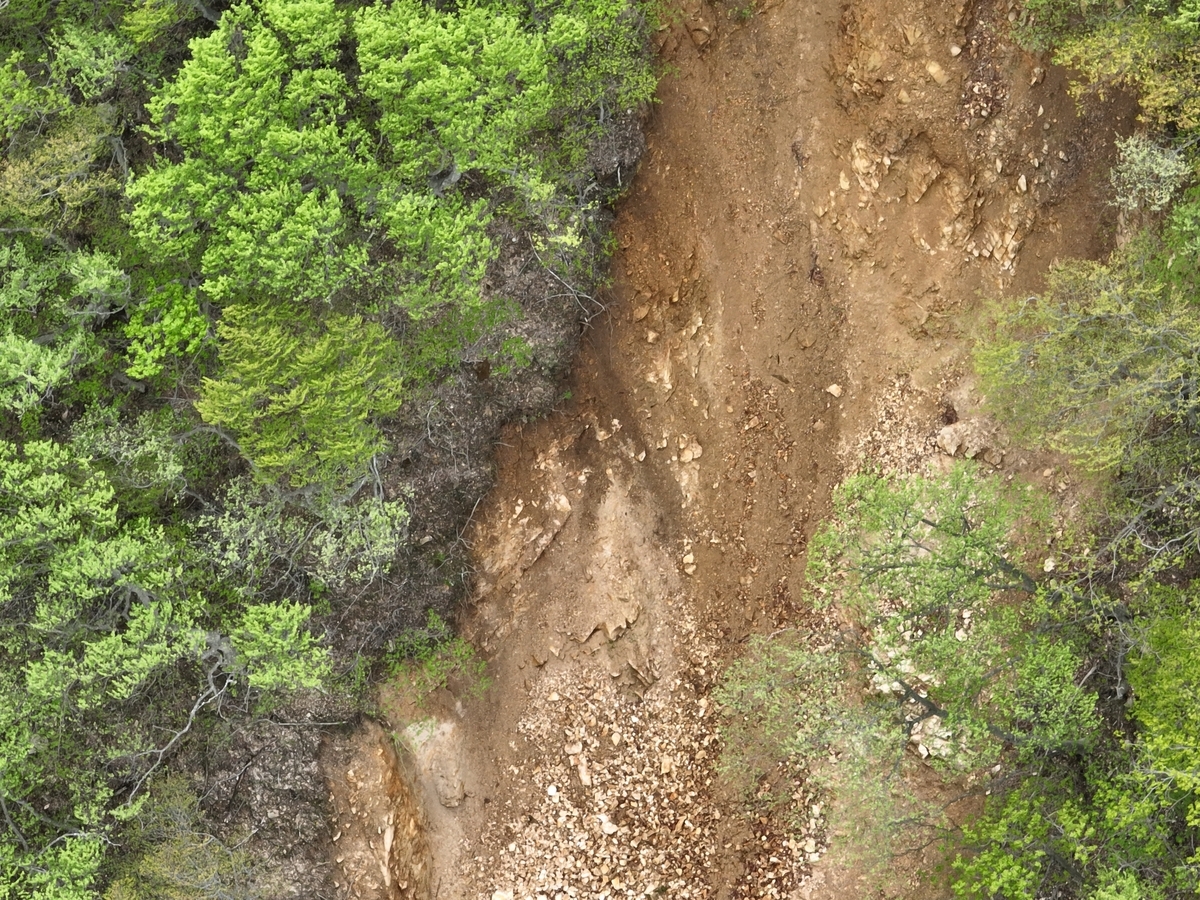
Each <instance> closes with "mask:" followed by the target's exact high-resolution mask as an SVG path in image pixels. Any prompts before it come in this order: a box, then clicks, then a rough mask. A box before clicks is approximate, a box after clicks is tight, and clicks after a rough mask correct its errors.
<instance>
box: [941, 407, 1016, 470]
mask: <svg viewBox="0 0 1200 900" xmlns="http://www.w3.org/2000/svg"><path fill="white" fill-rule="evenodd" d="M1006 443H1007V442H1006V441H1004V439H1003V436H1002V435H1001V434H1000V431H999V428H998V426H997V425H996V424H995V423H994V422H991V421H990V420H988V419H985V418H983V417H977V418H970V419H963V420H960V421H958V422H955V423H954V424H952V425H947V426H946V427H944V428H943V429H942V430H941V431H939V432H938V434H937V445H938V449H940V450H941V451H942V452H943V453H945V454H946V455H947V456H958V455H960V451H961V455H962V456H963V457H965V458H966V459H975V458H977V457H978V458H981V459H983V460H984V461H985V462H987V463H988V464H990V465H993V466H1000V465H1001V464H1002V463H1003V462H1004V451H1005V444H1006Z"/></svg>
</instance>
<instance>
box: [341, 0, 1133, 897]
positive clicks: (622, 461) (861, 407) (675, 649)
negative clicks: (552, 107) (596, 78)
mask: <svg viewBox="0 0 1200 900" xmlns="http://www.w3.org/2000/svg"><path fill="white" fill-rule="evenodd" d="M1009 12H1010V11H1009V7H1008V6H1007V5H1004V4H1001V5H991V4H980V5H977V6H972V5H969V4H968V5H956V4H955V3H954V2H952V0H928V2H925V3H920V2H911V0H862V2H858V3H855V4H852V5H849V6H846V7H841V6H839V5H838V4H836V3H832V2H828V0H774V2H772V0H768V2H765V3H762V4H760V5H758V6H757V7H756V8H751V7H745V8H742V9H738V8H734V7H729V6H718V7H713V6H710V5H708V4H706V3H697V2H695V0H690V5H688V6H686V7H684V8H683V9H682V10H681V11H680V16H679V19H678V20H677V21H675V22H674V23H673V24H672V25H670V27H668V28H666V29H664V30H663V31H661V32H660V33H659V35H658V37H659V40H660V51H661V54H662V57H663V60H664V63H665V64H666V66H667V70H668V72H669V73H670V74H668V75H667V76H666V77H665V78H664V80H663V83H662V87H661V89H660V103H659V104H658V105H657V106H656V107H655V109H654V110H653V111H652V112H651V114H650V119H649V124H648V153H647V155H646V157H645V158H644V159H643V162H642V165H641V169H640V171H639V172H638V173H637V175H636V178H635V180H634V182H633V184H632V186H631V188H630V191H629V194H628V196H627V197H626V199H625V200H624V202H623V205H622V206H621V208H620V210H619V215H618V219H617V224H616V236H617V240H618V244H619V248H620V249H619V251H618V253H617V256H616V260H615V269H614V278H615V283H614V285H613V288H612V291H611V294H610V297H609V304H610V305H609V315H608V316H607V317H606V318H604V319H602V320H597V322H596V323H595V325H594V327H593V329H592V330H591V331H590V333H589V334H588V335H587V336H586V339H585V346H584V350H583V352H582V354H581V356H580V359H579V360H578V363H577V367H576V374H575V376H574V380H573V383H572V384H571V385H570V390H569V399H567V400H565V402H564V403H563V404H562V407H561V409H560V411H559V412H558V413H557V414H556V415H554V416H551V417H550V418H548V419H547V420H544V421H540V422H536V423H531V424H526V425H523V426H513V427H511V428H510V429H509V431H508V432H507V434H506V437H505V439H504V442H503V444H502V445H501V446H500V447H499V448H498V465H499V481H498V485H497V487H496V488H495V489H494V490H493V491H492V492H491V494H490V495H489V496H488V498H487V499H486V500H485V501H484V502H483V503H482V504H481V505H480V507H479V510H478V511H477V513H476V515H475V517H474V524H473V528H472V531H471V532H470V540H471V541H472V543H473V548H474V557H475V560H476V566H477V586H476V591H475V596H474V598H473V603H472V605H471V606H470V608H469V609H468V610H467V611H466V612H465V614H464V622H463V623H462V624H463V626H464V629H465V633H466V634H467V636H468V637H469V638H470V639H471V640H472V641H473V642H474V643H475V645H476V646H477V647H478V648H479V649H480V651H481V652H482V653H483V654H484V655H485V656H486V658H487V659H488V660H489V667H490V672H491V675H492V677H493V678H494V685H493V686H492V688H491V689H490V691H489V692H488V693H487V695H486V696H485V697H483V698H482V699H480V700H472V701H466V700H455V698H453V697H446V698H443V700H444V703H443V710H442V721H441V722H440V724H439V725H438V727H436V728H432V729H426V730H425V731H424V732H423V733H421V734H418V735H416V737H415V738H414V741H413V743H414V745H417V746H419V750H418V751H417V753H416V759H417V761H418V765H417V768H418V770H419V773H420V774H419V777H418V792H419V793H421V795H422V802H423V805H424V807H425V814H426V817H427V821H428V830H427V834H426V837H427V839H428V841H429V844H430V846H431V848H432V854H433V864H434V865H433V869H434V872H433V876H432V879H431V881H430V886H431V891H432V893H433V895H434V896H436V897H439V898H460V897H462V898H468V897H469V898H475V897H492V898H495V900H504V898H508V897H537V896H544V897H551V898H553V897H558V896H574V897H623V896H629V897H633V896H645V895H646V894H647V892H650V893H655V892H658V893H666V894H669V895H670V896H674V897H722V898H724V897H730V898H732V897H760V896H794V897H810V896H812V897H816V896H829V897H848V898H849V897H855V898H858V897H864V896H867V895H869V894H870V895H874V894H875V893H876V892H878V891H879V890H880V889H881V888H886V889H887V890H888V891H889V892H895V893H904V894H908V893H911V891H912V890H913V886H912V885H906V884H905V883H904V881H903V875H904V871H905V870H902V869H897V871H898V872H899V873H900V874H899V875H898V876H897V877H895V878H893V879H892V880H891V882H890V883H888V884H880V883H877V882H875V881H873V880H872V881H870V883H867V881H868V876H867V875H865V874H864V873H865V872H867V871H868V869H867V868H865V867H864V866H863V865H860V863H858V862H852V861H853V860H861V859H862V853H863V852H864V851H869V852H870V853H873V854H875V855H876V856H881V855H884V856H885V855H886V851H887V848H880V847H873V848H862V847H858V848H855V847H854V846H853V837H852V835H851V834H850V833H849V831H847V833H846V834H843V835H835V834H833V833H832V831H831V829H830V827H829V823H828V820H829V815H828V814H829V811H828V810H825V809H820V808H817V807H814V806H813V805H812V804H813V798H812V797H811V796H809V795H808V794H806V792H805V789H804V785H803V783H802V782H797V784H796V790H795V794H794V803H795V806H796V809H795V810H794V812H797V813H800V814H801V815H800V818H801V820H802V821H806V822H807V825H806V826H805V827H804V828H803V829H802V833H789V832H788V831H787V829H786V828H785V827H784V826H783V825H782V824H781V823H780V822H779V821H777V820H776V819H775V818H772V817H769V816H764V817H762V818H754V819H750V818H747V817H746V816H744V815H743V814H742V813H741V812H740V807H739V804H738V801H737V798H736V797H732V796H730V795H729V792H728V791H727V790H726V789H725V788H723V787H722V785H721V782H720V780H719V779H718V778H717V776H716V774H715V772H714V761H715V758H716V756H717V754H718V752H719V746H718V742H717V740H716V728H717V721H716V719H717V714H716V711H715V710H714V708H713V704H712V703H711V702H710V701H709V699H708V693H709V690H710V687H711V685H712V682H713V679H714V677H715V676H716V675H717V674H718V672H719V670H720V668H721V666H722V664H723V662H724V661H726V660H728V659H729V658H731V657H732V656H733V655H735V654H737V653H738V652H739V651H740V648H741V647H742V646H743V642H744V641H745V639H746V638H747V636H748V635H749V634H751V633H752V632H771V631H773V630H775V629H778V628H785V627H796V626H800V625H804V626H807V627H811V628H812V629H814V631H815V632H816V633H818V634H819V633H821V632H823V631H828V630H829V629H832V628H836V627H837V626H838V623H837V622H832V621H822V620H821V619H820V618H819V617H817V616H815V615H814V614H813V613H812V612H811V610H809V609H807V608H806V606H805V604H804V603H803V602H801V600H800V599H799V597H798V594H799V585H800V582H801V575H802V567H803V562H804V553H805V545H806V541H807V539H808V538H809V537H810V536H811V534H812V531H813V529H814V528H815V526H816V525H817V523H818V522H819V520H820V517H821V516H822V515H823V514H824V512H825V511H826V505H827V498H828V496H829V493H830V491H831V490H832V488H833V487H834V486H835V485H836V484H837V483H838V482H839V481H840V479H841V478H842V476H843V475H844V473H845V472H846V471H847V470H848V469H850V468H854V467H856V466H859V465H861V464H862V463H863V461H864V460H870V461H873V462H876V463H880V464H883V465H887V466H892V467H899V468H910V467H916V466H919V465H922V464H923V463H924V461H925V460H927V459H929V458H930V457H931V456H936V455H937V454H938V453H939V451H938V449H937V447H936V445H935V436H936V435H937V433H938V431H939V429H941V428H942V427H943V426H944V425H946V424H948V423H951V422H953V421H954V420H955V419H957V418H960V417H963V418H965V417H969V416H971V415H972V414H973V412H974V408H975V406H976V404H977V401H978V398H977V397H975V396H974V395H973V394H972V393H971V390H970V384H969V381H968V382H967V383H966V384H964V383H963V382H962V377H963V374H964V372H965V368H966V367H965V362H964V359H965V358H964V352H965V347H966V345H967V342H966V340H965V338H964V327H965V325H964V323H966V322H968V321H969V315H968V314H969V312H970V310H971V309H973V308H976V307H977V306H978V298H979V297H980V296H981V295H990V296H996V295H999V294H1002V293H1010V292H1016V291H1028V290H1031V289H1035V288H1036V287H1037V285H1038V284H1039V281H1040V278H1041V277H1042V275H1043V273H1044V271H1045V269H1046V267H1047V265H1048V264H1049V262H1050V261H1051V260H1052V259H1053V258H1054V257H1055V256H1056V255H1096V254H1098V253H1100V252H1102V251H1103V250H1104V248H1105V246H1106V242H1107V241H1108V240H1110V236H1109V235H1106V234H1104V233H1102V232H1100V231H1099V230H1098V229H1099V226H1100V222H1101V221H1102V220H1103V218H1104V215H1103V206H1102V204H1103V187H1104V185H1105V183H1106V179H1107V170H1108V166H1109V164H1110V160H1109V158H1108V156H1107V155H1106V154H1107V152H1108V151H1107V150H1106V149H1105V148H1106V147H1107V146H1108V145H1109V144H1110V143H1111V138H1112V131H1113V129H1114V128H1115V127H1120V128H1122V129H1128V127H1129V117H1130V114H1131V110H1129V109H1128V108H1125V107H1117V108H1114V109H1110V110H1107V111H1105V116H1106V118H1095V119H1094V120H1093V119H1080V118H1079V117H1077V115H1076V113H1075V110H1074V105H1073V103H1072V101H1071V100H1070V99H1069V98H1068V97H1067V96H1066V93H1065V87H1064V85H1065V78H1064V74H1063V73H1062V72H1061V71H1059V70H1056V69H1053V68H1051V67H1049V66H1048V64H1047V63H1046V62H1045V61H1043V60H1038V59H1035V58H1033V57H1031V56H1028V55H1026V54H1024V53H1022V52H1021V51H1019V50H1017V49H1016V48H1014V47H1013V46H1012V45H1011V44H1010V43H1008V42H1007V40H1006V37H1005V35H1006V34H1007V21H1008V16H1009ZM982 450H983V451H986V452H987V454H988V458H989V459H990V460H991V462H992V463H993V464H995V465H1000V466H1004V467H1005V468H1008V469H1010V470H1017V469H1027V468H1033V467H1035V466H1037V465H1039V461H1038V460H1036V459H1034V458H1033V457H1032V455H1029V454H1021V453H1016V452H1009V453H1008V454H1007V455H1005V454H1004V452H1003V451H1004V445H1003V441H1002V440H1000V439H992V440H990V442H989V446H987V447H984V448H982ZM385 699H386V698H385ZM392 724H393V725H394V727H395V728H396V729H397V730H400V729H402V728H404V727H405V726H406V725H407V724H408V723H406V722H400V721H398V722H394V723H392ZM331 774H332V776H333V779H334V780H335V781H336V780H337V778H338V774H337V772H336V771H334V772H332V773H331ZM343 793H344V792H343ZM835 803H836V800H835ZM338 853H339V855H345V853H346V851H345V850H344V849H340V850H339V851H338ZM921 862H922V859H921V858H920V856H919V855H918V856H916V857H914V858H911V859H910V860H909V863H910V864H912V865H913V866H917V867H919V865H920V864H921ZM346 874H347V879H348V881H347V883H351V881H352V879H350V873H349V872H348V871H347V873H346ZM871 878H872V879H873V878H874V876H871ZM392 880H393V886H392V887H391V889H390V890H391V895H392V896H410V895H413V894H411V893H409V892H406V891H407V888H408V886H407V884H406V885H405V889H406V890H405V891H402V890H401V889H400V888H399V887H398V886H396V885H398V883H399V881H400V879H399V878H395V879H392ZM351 889H352V891H353V892H354V893H356V894H358V895H361V896H368V895H372V893H373V892H372V891H369V890H366V889H365V887H364V886H360V885H357V884H353V886H352V888H351ZM923 890H924V891H925V892H930V891H932V890H933V889H932V888H929V887H928V886H927V887H926V888H924V889H923ZM374 895H379V894H378V892H377V891H376V892H374Z"/></svg>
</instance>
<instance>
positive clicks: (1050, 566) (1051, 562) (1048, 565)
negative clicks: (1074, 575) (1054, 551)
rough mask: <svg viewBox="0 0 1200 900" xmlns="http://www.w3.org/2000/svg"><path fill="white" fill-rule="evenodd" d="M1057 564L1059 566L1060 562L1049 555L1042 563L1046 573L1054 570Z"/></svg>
mask: <svg viewBox="0 0 1200 900" xmlns="http://www.w3.org/2000/svg"><path fill="white" fill-rule="evenodd" d="M1057 566H1058V562H1057V561H1056V560H1055V559H1054V557H1053V556H1048V557H1046V561H1045V562H1044V563H1042V571H1043V572H1046V573H1050V572H1053V571H1054V569H1055V568H1056V567H1057Z"/></svg>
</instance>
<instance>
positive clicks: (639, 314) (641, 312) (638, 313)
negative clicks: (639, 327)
mask: <svg viewBox="0 0 1200 900" xmlns="http://www.w3.org/2000/svg"><path fill="white" fill-rule="evenodd" d="M648 315H650V307H649V306H639V307H638V308H637V309H635V310H634V311H633V321H635V322H640V321H642V319H644V318H646V316H648Z"/></svg>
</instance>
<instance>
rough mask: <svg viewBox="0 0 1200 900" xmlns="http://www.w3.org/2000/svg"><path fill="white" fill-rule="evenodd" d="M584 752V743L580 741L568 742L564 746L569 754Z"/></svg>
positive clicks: (564, 750)
mask: <svg viewBox="0 0 1200 900" xmlns="http://www.w3.org/2000/svg"><path fill="white" fill-rule="evenodd" d="M582 752H583V744H582V743H581V742H579V741H576V742H575V743H573V744H567V745H566V746H564V747H563V753H565V754H567V756H578V755H579V754H580V753H582Z"/></svg>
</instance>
